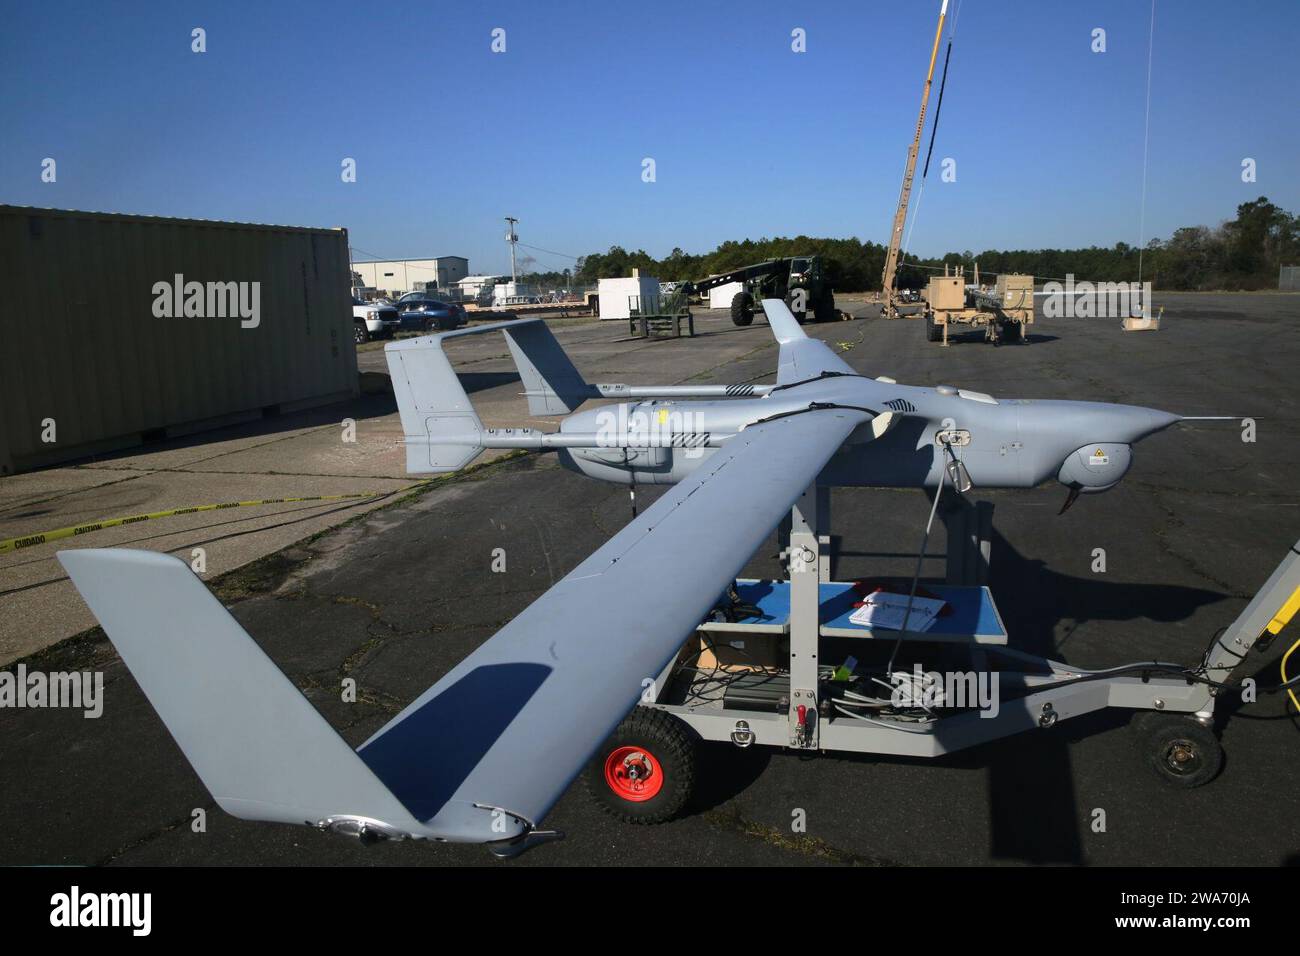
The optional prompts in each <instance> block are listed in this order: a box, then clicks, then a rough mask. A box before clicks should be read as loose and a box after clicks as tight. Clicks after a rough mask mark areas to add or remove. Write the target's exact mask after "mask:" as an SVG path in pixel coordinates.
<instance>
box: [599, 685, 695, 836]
mask: <svg viewBox="0 0 1300 956" xmlns="http://www.w3.org/2000/svg"><path fill="white" fill-rule="evenodd" d="M619 747H644V748H645V749H646V751H647V752H649V753H650V754H651V755H652V757H653V758H654V759H655V760H657V762H658V769H659V771H660V772H661V773H662V774H663V777H664V779H663V784H662V786H661V787H660V790H659V792H658V793H656V794H655V795H654V796H653V797H651V798H650V799H649V800H644V801H640V802H637V801H633V800H628V799H626V798H624V797H622V796H620V795H619V794H617V793H616V792H615V791H614V790H613V789H612V788H611V787H610V785H609V784H608V783H606V782H605V759H606V758H607V757H608V756H609V755H610V754H611V753H612V752H613V751H614V750H616V749H617V748H619ZM695 763H696V746H695V736H694V734H692V732H691V730H690V728H688V727H687V726H686V725H685V724H684V723H682V722H681V721H680V720H678V719H677V718H676V717H674V716H673V715H672V714H668V713H665V712H664V711H662V710H655V709H653V708H651V707H640V706H638V707H637V708H636V709H635V710H633V711H632V713H630V714H628V715H627V717H625V718H623V722H622V723H621V724H619V725H618V728H617V729H616V730H615V731H614V732H613V733H612V734H610V736H609V739H608V740H606V741H605V742H604V743H603V744H601V745H600V749H599V750H597V751H596V755H595V756H594V757H592V758H591V762H590V763H589V764H588V765H587V770H586V773H584V774H583V776H584V777H585V779H586V782H587V792H588V793H590V794H591V797H592V799H593V800H595V801H596V803H597V804H598V805H599V806H600V808H601V809H602V810H604V811H605V812H606V813H609V814H610V815H611V816H614V817H616V818H618V819H619V820H622V821H623V822H624V823H638V824H652V823H664V822H666V821H668V820H671V819H672V818H673V817H675V816H676V815H677V814H678V813H680V812H681V810H682V808H683V807H684V806H686V803H687V801H688V800H690V798H691V795H692V794H693V793H694V792H695Z"/></svg>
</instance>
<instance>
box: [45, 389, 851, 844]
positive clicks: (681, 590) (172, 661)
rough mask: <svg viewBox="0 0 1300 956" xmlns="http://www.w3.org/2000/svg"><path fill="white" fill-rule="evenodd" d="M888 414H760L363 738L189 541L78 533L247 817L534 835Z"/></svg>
mask: <svg viewBox="0 0 1300 956" xmlns="http://www.w3.org/2000/svg"><path fill="white" fill-rule="evenodd" d="M871 418H872V415H871V414H869V413H866V412H861V411H857V410H853V409H841V408H833V407H826V408H811V407H810V408H809V409H808V410H807V411H805V412H799V413H795V414H787V415H785V416H784V417H781V418H778V419H772V420H770V421H766V422H757V423H755V424H753V425H751V426H749V427H748V428H746V429H744V430H743V431H742V432H740V433H739V434H738V435H736V436H734V437H732V438H729V439H728V440H727V441H726V442H725V443H724V444H723V445H722V446H721V447H719V448H718V449H717V450H715V451H713V452H712V453H711V454H710V455H709V457H708V458H706V459H705V460H704V461H702V462H701V463H700V464H699V466H698V467H697V468H696V469H695V471H694V472H693V473H692V474H691V475H690V476H689V477H688V478H686V479H685V480H684V481H682V482H681V483H680V484H678V485H677V486H675V487H674V488H673V489H672V490H670V491H668V492H667V493H666V494H664V495H663V497H661V498H660V499H659V500H658V501H656V502H655V503H654V504H653V505H652V506H651V507H649V508H648V509H646V511H645V512H644V513H643V514H642V515H641V516H640V517H639V518H637V519H636V520H635V521H633V522H632V523H631V524H629V525H628V526H627V527H625V528H624V529H623V530H622V531H620V532H619V533H618V534H616V535H614V537H613V538H611V539H610V540H609V541H608V542H607V543H606V544H605V545H604V546H603V547H602V548H600V549H599V550H598V551H596V553H595V554H593V555H592V556H591V557H589V558H588V559H587V560H586V561H584V562H583V563H582V564H580V565H579V566H578V567H577V568H576V569H575V570H574V571H573V572H571V573H570V574H569V575H568V576H566V577H565V578H564V579H563V580H561V581H560V582H559V583H558V584H556V585H555V586H554V587H552V588H551V589H550V590H549V591H547V592H546V593H545V594H544V595H542V596H541V597H540V598H539V599H538V600H536V601H535V602H533V604H531V605H530V606H529V607H528V608H527V609H525V610H524V611H523V612H522V613H521V614H519V615H518V616H517V617H516V618H515V619H514V620H513V621H511V622H510V623H509V624H507V625H506V626H505V627H504V628H502V629H501V630H500V631H499V632H497V634H495V635H494V636H493V637H492V638H490V639H489V640H488V641H486V642H485V643H484V644H483V645H482V646H480V647H479V648H478V649H477V650H476V651H474V653H472V654H471V655H470V656H469V657H467V658H466V659H465V660H464V661H462V662H461V663H460V664H459V665H458V666H456V667H455V668H453V669H452V671H451V672H450V673H448V674H447V675H446V676H445V677H444V678H443V679H442V680H440V681H438V682H437V683H436V684H434V686H433V687H431V688H430V689H429V690H427V691H426V692H425V693H423V694H421V695H420V697H419V698H418V699H417V700H415V701H414V702H413V703H412V704H411V705H410V706H409V707H407V708H406V709H405V710H403V711H402V712H401V713H400V714H398V715H397V716H396V717H395V718H393V720H391V721H390V722H389V723H388V724H387V725H386V726H385V727H384V728H383V729H381V730H380V731H379V732H378V733H377V734H375V735H374V736H373V737H371V738H370V739H369V740H368V741H366V742H365V743H364V744H363V745H362V746H361V747H360V748H359V749H358V750H357V751H355V752H354V751H353V750H352V749H351V748H350V747H349V746H347V744H346V743H345V742H344V741H343V740H342V739H341V738H340V737H339V735H338V734H337V733H335V732H334V730H333V728H331V727H330V725H329V724H328V723H326V721H325V720H324V718H322V717H321V716H320V714H319V713H318V712H316V710H315V709H314V708H313V707H312V705H311V703H310V702H309V701H307V700H306V699H305V698H304V697H303V695H302V694H300V693H299V692H298V690H297V688H296V687H294V685H293V683H292V682H291V681H290V680H289V679H288V678H287V677H286V676H285V675H284V674H283V673H281V672H280V670H279V668H277V667H276V665H275V663H274V662H273V661H272V660H271V659H270V658H269V657H267V656H266V654H265V652H263V651H262V649H261V648H260V647H259V646H258V645H257V643H256V642H255V641H254V640H253V639H252V638H251V637H250V636H249V635H248V633H247V632H246V631H244V629H243V628H242V627H240V625H239V624H238V622H236V621H235V619H234V618H233V617H232V616H231V615H230V612H229V611H227V610H226V609H225V608H224V607H222V606H221V603H220V602H219V601H217V600H216V599H215V598H214V597H213V596H212V595H211V593H210V592H209V591H208V590H207V588H205V587H204V586H203V583H202V582H201V581H200V580H199V579H198V578H197V577H196V576H195V575H194V574H193V573H192V572H191V571H190V569H189V567H188V565H186V564H185V563H184V562H183V561H180V560H179V559H177V558H174V557H171V556H170V555H165V554H157V553H154V552H148V551H132V550H126V549H118V548H110V549H78V550H73V551H61V552H59V560H61V561H62V562H63V565H64V567H66V568H67V570H68V573H69V575H70V576H71V577H72V580H73V582H74V583H75V584H76V586H77V589H78V590H79V591H80V592H81V594H82V596H83V597H84V598H85V600H86V603H87V604H89V605H90V608H91V610H92V611H94V613H95V616H96V617H97V618H99V620H100V623H102V624H103V626H104V630H105V631H106V632H107V634H108V636H109V638H110V639H111V640H112V641H113V643H114V645H115V646H116V647H117V649H118V651H119V653H121V655H122V659H123V661H125V663H126V665H127V667H128V668H130V670H131V674H132V676H133V677H135V679H136V681H137V682H138V683H139V684H140V686H141V688H142V689H143V690H144V692H145V695H146V696H147V697H148V698H149V701H150V703H152V704H153V706H154V708H155V709H156V710H157V711H158V714H159V716H160V717H162V719H163V722H164V723H165V724H166V725H167V728H168V730H169V731H171V734H172V736H173V737H174V738H175V739H176V741H177V743H178V744H179V745H180V747H181V750H182V751H183V752H184V754H185V756H186V757H187V758H188V759H189V761H190V763H191V764H193V766H194V768H195V769H196V770H197V771H198V773H199V776H200V777H201V778H202V780H203V783H204V784H205V785H206V786H207V788H208V789H209V790H210V791H211V792H212V794H213V796H214V797H216V799H217V801H218V803H219V804H220V805H221V806H222V807H223V808H224V809H225V810H226V811H227V812H229V813H232V814H234V815H236V816H239V817H242V818H244V819H251V820H272V821H279V822H284V823H307V824H310V825H316V826H321V827H327V828H330V829H342V830H344V831H345V832H353V833H360V834H361V835H366V834H378V835H381V836H390V837H407V836H411V837H419V838H432V839H438V840H450V841H458V842H479V843H496V844H507V843H510V842H511V841H515V842H517V841H518V839H519V838H523V837H526V835H527V834H528V832H529V831H530V830H531V829H533V827H534V825H535V823H536V822H537V821H539V820H540V819H541V817H542V816H543V815H544V814H545V813H546V812H547V811H548V810H550V808H551V806H552V805H553V804H554V803H555V801H556V800H557V799H559V797H560V794H562V793H563V792H564V790H565V788H566V787H567V786H568V785H569V783H570V781H572V780H573V778H574V777H575V776H576V775H577V774H578V772H579V771H580V770H581V768H582V766H583V764H584V763H586V761H587V759H588V758H589V757H590V756H591V754H592V753H593V752H594V751H595V749H596V748H597V747H598V746H599V745H600V743H601V741H602V740H604V738H605V737H606V736H608V734H609V733H610V732H611V731H612V730H613V729H614V727H616V726H617V725H618V722H619V721H620V720H621V719H622V718H623V716H624V715H625V714H627V712H628V711H629V710H630V709H631V708H632V707H633V706H634V705H635V704H636V702H637V699H638V698H639V697H640V695H641V693H642V690H643V681H645V680H653V679H655V678H657V677H658V675H659V674H660V673H661V671H662V670H663V668H664V667H665V666H666V665H667V663H668V661H669V660H670V659H671V657H672V656H673V654H674V653H676V651H677V649H678V648H679V647H680V646H681V643H682V641H684V640H685V639H686V637H687V636H688V635H689V634H690V633H691V632H692V631H693V630H694V629H695V627H696V626H698V625H699V623H700V622H701V621H702V620H703V619H704V617H705V615H706V614H707V613H708V612H709V610H710V609H711V608H712V607H713V606H714V604H715V603H716V601H717V600H718V598H719V597H720V596H721V594H722V592H723V590H724V588H725V587H726V585H727V584H728V583H729V582H730V581H731V580H732V579H733V578H734V577H735V576H736V575H737V574H738V573H739V572H740V570H741V568H743V567H744V565H745V563H746V562H747V561H748V560H749V558H750V556H751V555H752V554H753V553H754V552H755V551H756V550H757V549H758V548H759V546H760V545H761V544H762V543H763V540H764V539H765V538H766V537H767V535H768V533H770V532H771V530H772V528H774V527H775V526H776V524H777V522H778V521H779V520H780V519H781V517H782V515H784V514H785V513H786V512H787V511H788V509H789V508H790V506H791V505H792V504H793V503H794V502H795V500H796V499H797V498H798V497H799V495H800V494H801V493H802V492H803V491H804V490H805V489H806V488H807V487H808V486H809V485H810V484H812V482H813V481H814V480H815V479H816V477H817V474H818V472H820V471H821V469H822V466H823V465H824V464H825V463H826V462H827V460H828V459H830V457H831V456H832V455H834V454H835V452H836V450H837V449H838V448H839V447H840V446H841V444H842V443H843V442H844V440H845V438H847V437H848V435H849V433H850V432H852V431H853V430H854V429H855V428H857V427H858V426H859V425H861V424H862V423H864V422H866V421H869V420H871Z"/></svg>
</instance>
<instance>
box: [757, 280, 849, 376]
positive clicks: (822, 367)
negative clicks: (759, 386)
mask: <svg viewBox="0 0 1300 956" xmlns="http://www.w3.org/2000/svg"><path fill="white" fill-rule="evenodd" d="M763 311H764V312H765V313H766V314H767V324H768V325H770V326H771V327H772V334H773V335H775V336H776V341H777V343H778V344H779V345H780V346H781V353H780V357H779V359H778V360H777V370H776V384H778V385H792V384H794V383H795V382H804V381H807V380H808V379H810V378H817V377H818V376H819V375H821V374H822V373H823V372H840V373H843V374H845V375H857V374H858V373H857V371H856V370H854V369H853V367H852V366H850V365H849V364H848V363H847V362H845V361H844V360H843V359H842V358H840V357H839V356H838V355H836V354H835V350H834V349H832V348H831V347H830V346H829V345H827V344H826V343H825V342H823V341H821V340H820V339H813V338H809V337H808V336H807V334H805V332H804V330H803V326H801V325H800V324H799V320H798V319H796V318H795V317H794V313H793V312H791V311H790V307H789V306H787V305H786V304H785V303H784V302H783V301H781V300H780V299H764V300H763Z"/></svg>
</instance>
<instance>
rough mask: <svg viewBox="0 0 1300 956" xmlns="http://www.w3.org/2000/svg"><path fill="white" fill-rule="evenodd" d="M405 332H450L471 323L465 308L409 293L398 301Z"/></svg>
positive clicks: (419, 293)
mask: <svg viewBox="0 0 1300 956" xmlns="http://www.w3.org/2000/svg"><path fill="white" fill-rule="evenodd" d="M397 311H398V312H399V313H400V315H401V321H402V326H401V327H402V331H403V332H448V331H450V330H452V329H458V328H460V327H461V326H462V325H466V324H468V323H469V315H468V314H467V313H466V312H465V309H464V307H462V306H461V305H459V304H457V303H455V302H443V301H442V300H441V299H435V298H434V297H433V296H431V295H428V294H427V293H424V292H408V293H407V294H406V295H404V296H402V297H401V298H400V299H398V300H397Z"/></svg>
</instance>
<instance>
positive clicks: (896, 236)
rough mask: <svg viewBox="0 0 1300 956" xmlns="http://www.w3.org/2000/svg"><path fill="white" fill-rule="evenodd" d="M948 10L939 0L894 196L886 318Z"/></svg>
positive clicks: (892, 306)
mask: <svg viewBox="0 0 1300 956" xmlns="http://www.w3.org/2000/svg"><path fill="white" fill-rule="evenodd" d="M947 13H948V0H943V7H942V8H940V10H939V25H938V26H937V27H935V30H934V48H933V49H931V50H930V68H929V69H928V70H927V71H926V74H925V88H924V89H922V91H921V114H920V115H919V116H918V117H917V118H916V135H915V136H913V137H912V146H911V148H910V149H909V150H908V151H907V170H906V171H905V172H904V173H903V190H902V192H901V193H900V194H899V197H898V211H897V212H896V213H894V229H893V231H892V232H891V233H890V234H889V254H888V255H887V256H885V272H884V274H883V275H882V276H881V280H880V282H881V289H882V292H883V294H884V297H885V304H884V306H883V307H882V312H883V314H884V316H885V318H887V319H894V318H897V317H898V308H897V303H896V302H895V301H894V281H895V279H897V277H898V250H899V248H900V247H901V246H902V243H903V224H904V223H905V222H906V221H907V201H908V199H910V198H911V196H912V178H913V177H914V176H915V175H916V156H917V153H919V152H920V151H921V133H922V131H924V129H925V109H926V106H927V105H928V104H929V102H930V84H931V83H932V82H933V81H934V61H935V60H936V59H937V58H938V56H939V39H940V37H941V36H942V35H943V19H944V17H945V16H946V15H947Z"/></svg>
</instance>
